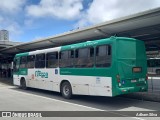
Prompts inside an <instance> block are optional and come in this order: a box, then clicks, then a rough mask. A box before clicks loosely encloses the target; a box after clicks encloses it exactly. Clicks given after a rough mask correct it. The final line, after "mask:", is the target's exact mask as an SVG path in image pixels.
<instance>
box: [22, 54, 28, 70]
mask: <svg viewBox="0 0 160 120" xmlns="http://www.w3.org/2000/svg"><path fill="white" fill-rule="evenodd" d="M26 67H27V57H26V56H24V57H21V59H20V68H26Z"/></svg>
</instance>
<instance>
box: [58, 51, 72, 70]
mask: <svg viewBox="0 0 160 120" xmlns="http://www.w3.org/2000/svg"><path fill="white" fill-rule="evenodd" d="M59 57H60V58H59V67H62V68H63V67H64V68H70V67H71V68H72V67H74V51H73V50H70V51H62V52H60V55H59Z"/></svg>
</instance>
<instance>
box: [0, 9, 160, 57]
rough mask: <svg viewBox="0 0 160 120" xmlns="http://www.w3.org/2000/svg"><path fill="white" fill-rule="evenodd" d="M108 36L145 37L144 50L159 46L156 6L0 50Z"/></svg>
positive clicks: (15, 50)
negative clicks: (145, 47)
mask: <svg viewBox="0 0 160 120" xmlns="http://www.w3.org/2000/svg"><path fill="white" fill-rule="evenodd" d="M110 36H121V37H132V38H136V39H139V40H143V41H145V43H146V46H147V50H152V49H153V48H154V49H160V8H156V9H152V10H149V11H145V12H141V13H138V14H134V15H130V16H127V17H123V18H119V19H115V20H111V21H107V22H104V23H102V24H98V25H94V26H91V27H87V28H83V29H76V30H73V31H69V32H65V33H63V34H59V35H55V36H53V37H49V38H44V39H41V40H37V41H32V42H28V43H23V44H19V45H16V46H13V47H9V48H5V49H2V50H1V54H3V55H4V54H10V55H14V54H16V53H19V52H26V51H32V50H37V49H43V48H48V47H56V46H61V45H66V44H70V43H78V42H82V41H87V40H95V39H100V38H106V37H110ZM153 46H154V47H153ZM0 56H2V55H0Z"/></svg>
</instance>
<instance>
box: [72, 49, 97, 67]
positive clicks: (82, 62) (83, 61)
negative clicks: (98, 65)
mask: <svg viewBox="0 0 160 120" xmlns="http://www.w3.org/2000/svg"><path fill="white" fill-rule="evenodd" d="M93 65H94V48H92V47H90V48H82V49H77V50H76V51H75V66H76V67H80V68H84V67H85V68H88V67H93Z"/></svg>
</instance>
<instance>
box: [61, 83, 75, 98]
mask: <svg viewBox="0 0 160 120" xmlns="http://www.w3.org/2000/svg"><path fill="white" fill-rule="evenodd" d="M61 94H62V96H63V97H64V98H65V99H70V98H71V97H72V87H71V84H70V83H69V82H63V83H62V85H61Z"/></svg>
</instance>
